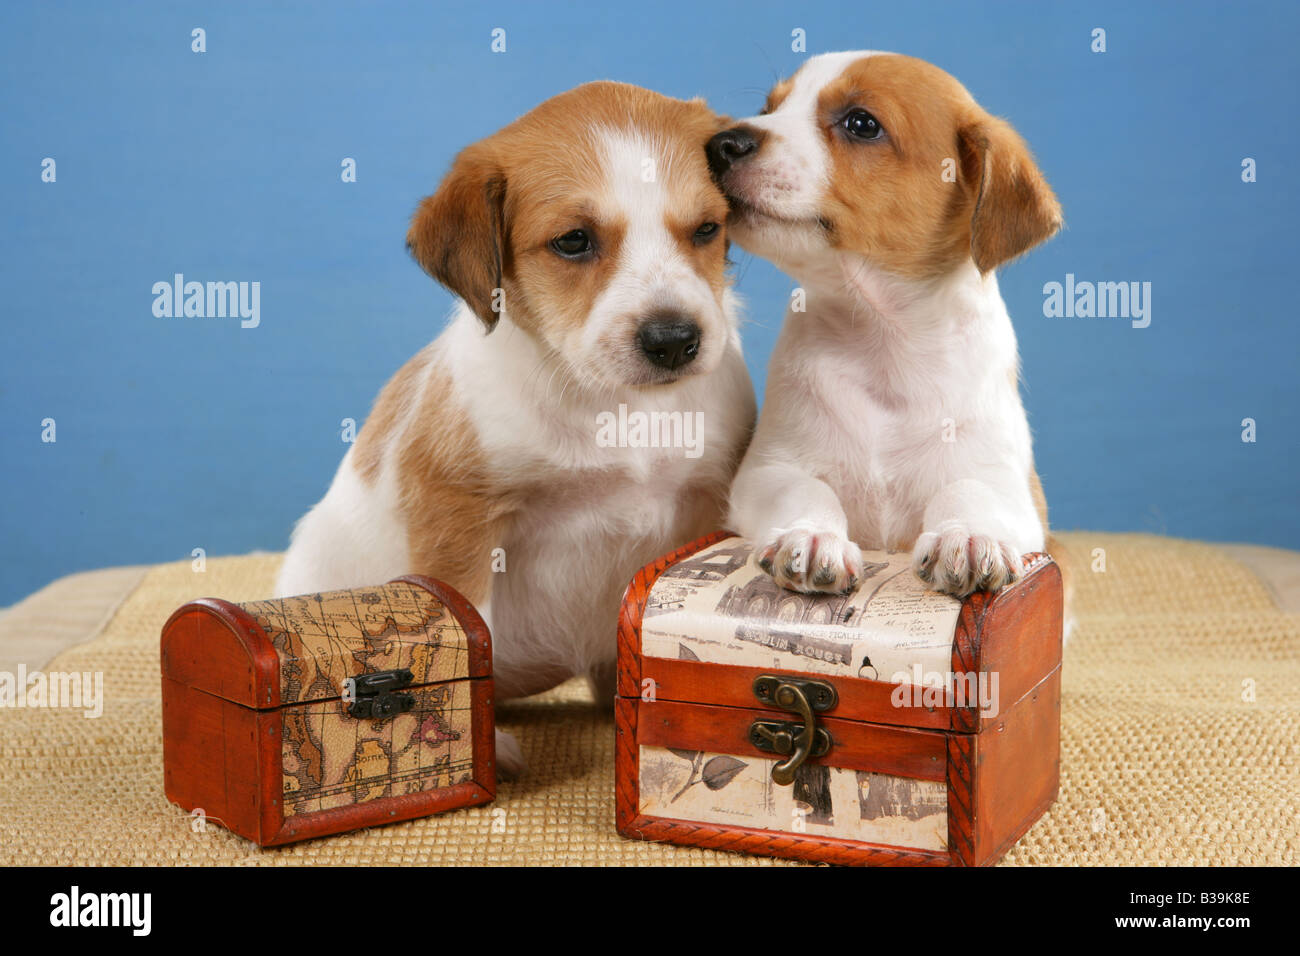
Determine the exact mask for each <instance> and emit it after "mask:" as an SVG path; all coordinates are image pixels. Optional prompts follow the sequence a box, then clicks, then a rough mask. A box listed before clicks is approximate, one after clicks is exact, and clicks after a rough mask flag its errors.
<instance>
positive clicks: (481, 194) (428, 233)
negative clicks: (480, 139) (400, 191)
mask: <svg viewBox="0 0 1300 956" xmlns="http://www.w3.org/2000/svg"><path fill="white" fill-rule="evenodd" d="M505 199H506V181H505V176H504V174H503V173H502V171H501V169H500V168H499V167H498V166H497V165H496V163H495V162H493V161H492V159H491V157H490V156H488V155H487V154H486V153H485V152H484V151H482V150H479V149H476V148H475V147H473V146H471V147H470V148H469V149H467V150H465V151H464V152H462V153H461V154H460V155H459V156H457V157H456V161H455V163H453V164H452V167H451V172H449V173H448V174H447V176H446V178H445V179H443V181H442V185H440V186H439V187H438V191H437V192H436V193H434V194H433V195H432V196H430V197H428V198H427V199H425V200H424V201H423V202H421V203H420V208H419V209H417V210H416V211H415V215H414V216H413V217H412V218H411V228H410V230H409V231H408V232H407V233H406V248H407V250H409V251H410V253H411V255H412V256H413V257H414V258H415V261H416V262H418V263H419V264H420V265H421V266H422V267H423V268H424V271H425V272H427V273H429V275H431V276H433V277H434V278H435V279H437V280H438V281H439V282H441V283H442V284H443V285H445V286H446V287H447V288H448V289H450V290H451V291H452V292H454V293H456V295H458V296H460V297H461V298H462V299H464V300H465V304H466V305H468V306H469V307H470V308H471V309H473V310H474V314H475V315H477V316H478V317H479V318H480V319H482V320H483V324H484V325H486V326H487V329H488V331H489V332H490V331H492V329H493V328H494V327H495V326H496V324H497V310H496V309H494V308H493V306H494V304H497V303H499V302H500V295H499V293H498V292H497V290H498V289H500V288H501V277H502V273H503V271H504V262H505V241H506V237H505Z"/></svg>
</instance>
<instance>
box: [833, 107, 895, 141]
mask: <svg viewBox="0 0 1300 956" xmlns="http://www.w3.org/2000/svg"><path fill="white" fill-rule="evenodd" d="M840 125H841V126H843V127H844V132H846V133H848V134H849V135H850V136H852V137H853V138H854V139H864V140H871V139H880V137H881V136H883V135H884V134H885V128H884V127H883V126H881V125H880V121H879V120H877V119H876V118H875V117H874V116H872V115H871V114H870V113H868V112H867V111H866V110H849V112H848V115H846V116H845V117H844V119H842V120H840Z"/></svg>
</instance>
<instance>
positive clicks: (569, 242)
mask: <svg viewBox="0 0 1300 956" xmlns="http://www.w3.org/2000/svg"><path fill="white" fill-rule="evenodd" d="M551 248H552V249H554V250H555V251H556V252H558V253H559V254H560V255H562V256H564V258H566V259H580V258H582V257H583V256H585V255H587V254H588V253H589V252H591V251H592V250H593V249H594V248H595V246H593V245H592V242H591V236H590V234H588V233H587V231H586V230H585V229H572V230H570V231H569V232H566V233H565V234H564V235H562V236H557V237H556V238H554V239H552V240H551Z"/></svg>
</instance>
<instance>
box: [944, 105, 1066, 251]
mask: <svg viewBox="0 0 1300 956" xmlns="http://www.w3.org/2000/svg"><path fill="white" fill-rule="evenodd" d="M958 135H959V145H960V146H961V151H962V170H963V173H964V174H965V177H966V182H967V183H968V184H969V185H970V187H971V188H972V190H973V191H974V194H975V211H974V213H972V215H971V223H970V252H971V258H973V259H974V260H975V265H976V267H977V268H978V269H979V270H980V272H988V271H989V270H990V269H995V268H997V267H998V266H1000V265H1002V263H1004V262H1006V261H1007V260H1009V259H1014V258H1015V257H1016V256H1018V255H1020V254H1021V253H1024V252H1027V251H1029V250H1030V249H1032V248H1033V247H1034V246H1036V245H1038V244H1039V243H1040V242H1043V241H1044V240H1046V239H1050V238H1051V237H1052V236H1054V235H1055V234H1056V232H1057V230H1058V229H1060V228H1061V222H1062V218H1061V204H1060V203H1059V202H1057V200H1056V196H1055V195H1054V194H1053V193H1052V188H1051V187H1050V186H1048V185H1047V180H1046V179H1044V178H1043V174H1042V173H1041V172H1039V170H1038V166H1037V164H1036V163H1035V162H1034V157H1033V155H1032V154H1031V153H1030V152H1029V147H1028V146H1026V145H1025V141H1024V140H1023V139H1021V138H1020V134H1018V133H1017V132H1016V131H1015V130H1014V129H1012V128H1011V126H1010V125H1009V124H1007V123H1005V122H1004V121H1002V120H1000V119H997V118H995V117H992V116H985V117H982V118H981V119H979V120H977V121H975V122H972V123H970V124H968V125H967V126H964V127H963V128H962V129H961V131H960V133H959V134H958Z"/></svg>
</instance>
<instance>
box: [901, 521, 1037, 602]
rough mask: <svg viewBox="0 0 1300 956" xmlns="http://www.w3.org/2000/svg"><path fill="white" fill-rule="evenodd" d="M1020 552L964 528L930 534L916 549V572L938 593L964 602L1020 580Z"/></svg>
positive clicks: (918, 540)
mask: <svg viewBox="0 0 1300 956" xmlns="http://www.w3.org/2000/svg"><path fill="white" fill-rule="evenodd" d="M1021 565H1022V558H1021V554H1020V552H1019V551H1018V550H1016V549H1015V548H1013V547H1012V546H1011V545H1009V544H1007V543H1006V542H1005V541H999V540H998V539H997V538H995V537H993V536H991V535H986V534H973V533H971V531H970V530H969V529H967V528H964V527H957V528H950V529H948V530H947V531H943V532H933V531H931V532H926V533H925V534H923V535H921V536H920V537H919V538H917V539H916V546H915V547H914V548H913V549H912V569H913V570H914V571H915V572H916V576H917V577H919V578H920V579H921V580H922V581H924V582H925V583H926V584H928V585H930V587H932V588H934V589H935V590H936V591H943V592H944V593H946V594H951V595H953V596H954V597H961V598H964V597H966V596H967V595H968V594H971V593H972V592H974V591H996V590H997V589H998V588H1001V587H1003V586H1005V585H1007V584H1010V583H1012V582H1013V581H1015V580H1016V579H1017V578H1018V577H1020V569H1021Z"/></svg>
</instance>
